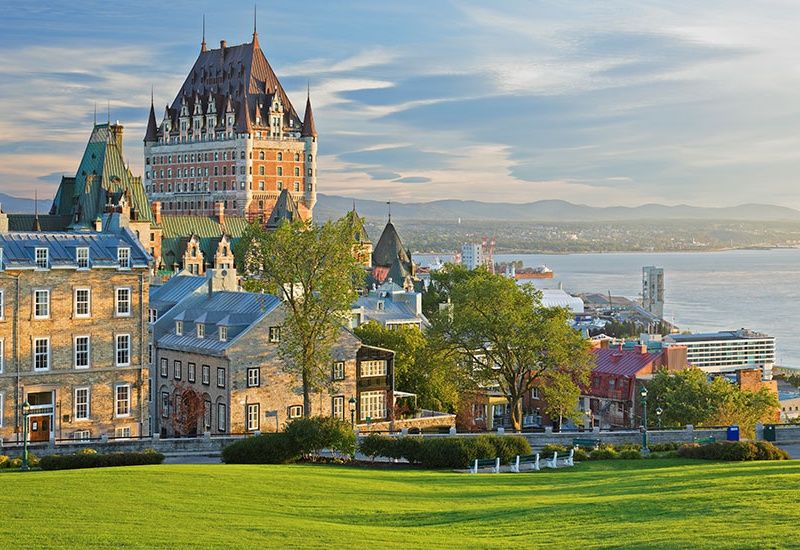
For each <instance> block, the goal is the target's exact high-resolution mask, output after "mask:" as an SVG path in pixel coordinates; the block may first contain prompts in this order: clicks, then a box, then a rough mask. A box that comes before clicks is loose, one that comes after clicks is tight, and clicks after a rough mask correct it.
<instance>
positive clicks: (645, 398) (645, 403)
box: [639, 386, 650, 454]
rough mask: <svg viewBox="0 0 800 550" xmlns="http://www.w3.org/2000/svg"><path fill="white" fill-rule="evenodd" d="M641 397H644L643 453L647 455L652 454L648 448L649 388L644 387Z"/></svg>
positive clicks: (640, 393)
mask: <svg viewBox="0 0 800 550" xmlns="http://www.w3.org/2000/svg"><path fill="white" fill-rule="evenodd" d="M639 395H641V396H642V452H643V453H645V454H647V453H649V452H650V449H648V448H647V388H645V387H644V386H642V390H641V391H640V392H639Z"/></svg>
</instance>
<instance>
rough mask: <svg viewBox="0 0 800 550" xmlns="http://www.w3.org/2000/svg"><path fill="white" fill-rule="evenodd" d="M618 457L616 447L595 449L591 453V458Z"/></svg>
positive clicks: (605, 458)
mask: <svg viewBox="0 0 800 550" xmlns="http://www.w3.org/2000/svg"><path fill="white" fill-rule="evenodd" d="M613 458H617V451H615V450H614V449H609V448H605V449H595V450H594V451H592V452H591V453H589V460H611V459H613Z"/></svg>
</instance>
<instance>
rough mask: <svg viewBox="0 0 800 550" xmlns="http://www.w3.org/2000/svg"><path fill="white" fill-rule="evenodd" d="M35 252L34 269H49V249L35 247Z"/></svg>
mask: <svg viewBox="0 0 800 550" xmlns="http://www.w3.org/2000/svg"><path fill="white" fill-rule="evenodd" d="M35 254H36V269H49V268H50V251H49V250H48V249H46V248H37V249H36V251H35Z"/></svg>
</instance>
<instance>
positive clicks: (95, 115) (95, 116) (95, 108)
mask: <svg viewBox="0 0 800 550" xmlns="http://www.w3.org/2000/svg"><path fill="white" fill-rule="evenodd" d="M94 125H95V126H97V102H96V101H95V102H94Z"/></svg>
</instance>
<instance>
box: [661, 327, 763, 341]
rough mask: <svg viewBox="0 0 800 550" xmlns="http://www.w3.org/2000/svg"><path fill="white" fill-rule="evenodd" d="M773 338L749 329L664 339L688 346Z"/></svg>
mask: <svg viewBox="0 0 800 550" xmlns="http://www.w3.org/2000/svg"><path fill="white" fill-rule="evenodd" d="M763 338H773V337H772V336H767V335H766V334H762V333H760V332H755V331H751V330H747V329H740V330H723V331H720V332H698V333H695V334H670V335H668V336H666V337H665V338H664V340H666V341H667V342H674V343H676V344H686V343H691V342H716V341H724V340H753V339H763Z"/></svg>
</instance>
